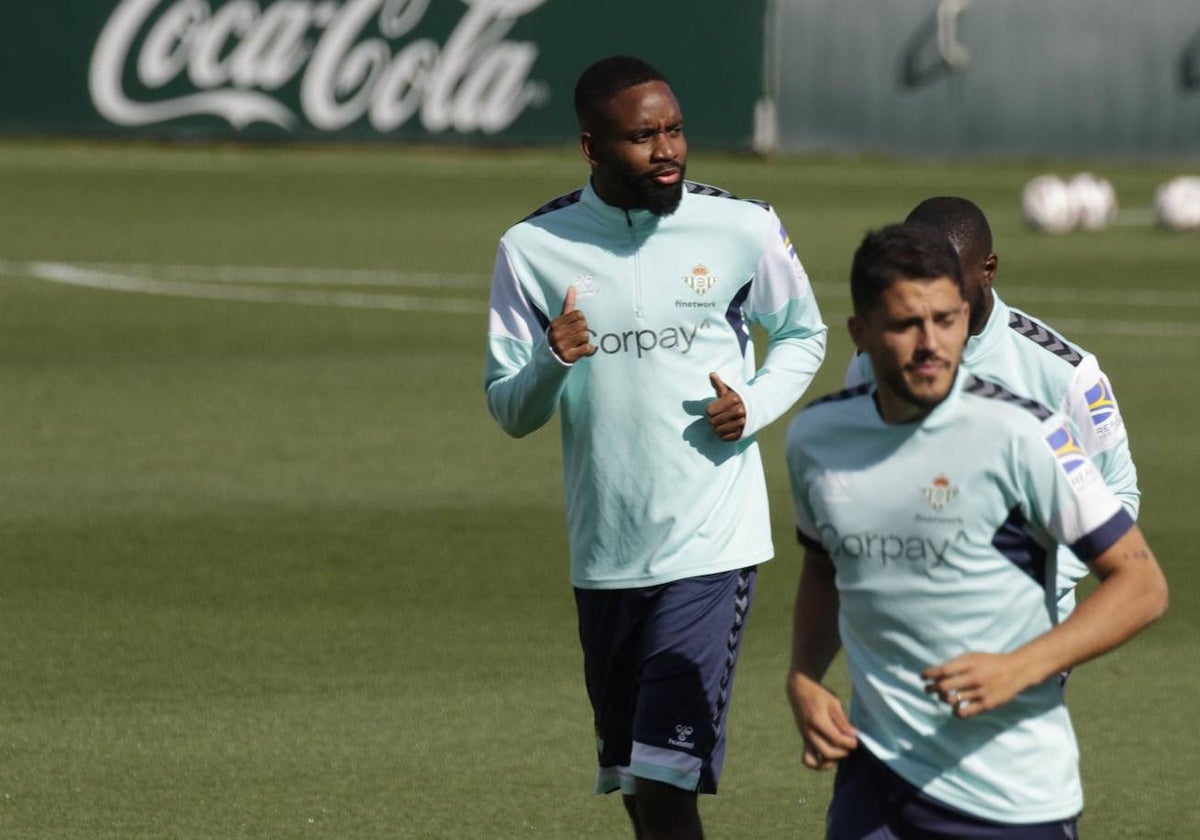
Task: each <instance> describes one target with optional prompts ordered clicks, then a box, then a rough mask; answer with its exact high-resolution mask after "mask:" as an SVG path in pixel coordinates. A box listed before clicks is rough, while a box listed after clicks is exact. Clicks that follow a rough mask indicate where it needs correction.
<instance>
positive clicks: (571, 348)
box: [548, 286, 596, 365]
mask: <svg viewBox="0 0 1200 840" xmlns="http://www.w3.org/2000/svg"><path fill="white" fill-rule="evenodd" d="M548 338H549V340H550V349H551V350H553V351H554V355H555V356H558V358H559V359H561V360H562V361H563V362H565V363H566V364H568V365H571V364H574V363H575V362H577V361H579V360H580V359H582V358H583V357H584V356H590V355H592V354H593V353H595V352H596V347H595V345H593V344H592V334H591V333H590V332H588V323H587V318H585V317H584V315H583V313H582V312H580V311H579V310H578V309H576V308H575V287H574V286H571V287H570V288H569V289H567V297H566V299H565V300H564V301H563V308H562V313H561V314H560V315H559V316H558V317H557V318H555V319H554V320H553V321H551V322H550V331H549V333H548Z"/></svg>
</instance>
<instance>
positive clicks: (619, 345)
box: [588, 322, 707, 359]
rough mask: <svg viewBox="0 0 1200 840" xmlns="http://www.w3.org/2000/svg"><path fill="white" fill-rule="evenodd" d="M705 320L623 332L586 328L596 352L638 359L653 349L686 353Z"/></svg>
mask: <svg viewBox="0 0 1200 840" xmlns="http://www.w3.org/2000/svg"><path fill="white" fill-rule="evenodd" d="M706 326H707V322H704V323H700V324H695V325H692V326H690V327H689V326H687V325H682V326H678V327H664V328H662V329H660V330H648V329H640V330H625V331H623V332H607V333H597V332H596V331H595V330H588V332H589V333H590V334H591V336H592V344H594V345H596V348H597V350H598V352H600V353H604V354H605V355H607V356H612V355H614V354H616V353H632V354H634V355H635V356H637V357H638V358H639V359H640V358H642V356H643V355H645V354H646V353H650V352H653V351H654V350H675V351H677V352H679V353H680V354H681V355H687V353H689V352H690V351H691V349H692V344H693V343H694V342H695V340H696V333H697V332H699V331H700V330H702V329H704V328H705V327H706Z"/></svg>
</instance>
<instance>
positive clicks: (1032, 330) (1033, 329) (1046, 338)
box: [1008, 312, 1083, 367]
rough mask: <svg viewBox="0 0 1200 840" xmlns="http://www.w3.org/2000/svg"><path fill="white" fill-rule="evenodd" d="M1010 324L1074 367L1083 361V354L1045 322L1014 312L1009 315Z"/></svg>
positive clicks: (1012, 327) (1011, 327)
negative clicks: (1041, 322)
mask: <svg viewBox="0 0 1200 840" xmlns="http://www.w3.org/2000/svg"><path fill="white" fill-rule="evenodd" d="M1008 326H1009V328H1010V329H1013V330H1016V331H1017V332H1018V333H1019V334H1021V335H1023V336H1025V337H1026V338H1028V339H1029V340H1030V341H1032V342H1033V343H1034V344H1036V345H1038V346H1039V347H1042V348H1044V349H1046V350H1049V351H1050V352H1051V353H1053V354H1054V355H1056V356H1058V357H1060V358H1062V359H1063V360H1064V361H1066V362H1067V363H1068V364H1070V365H1072V366H1074V367H1078V366H1079V363H1080V362H1082V361H1083V356H1081V355H1079V353H1078V352H1076V351H1075V349H1074V348H1073V347H1071V345H1069V344H1067V342H1066V340H1065V339H1064V338H1062V336H1059V335H1057V334H1055V333H1054V332H1053V331H1051V330H1050V328H1049V327H1047V326H1046V325H1045V324H1040V323H1038V322H1037V321H1035V320H1033V319H1032V318H1029V317H1027V316H1025V315H1019V314H1018V313H1016V312H1012V313H1010V314H1009V316H1008Z"/></svg>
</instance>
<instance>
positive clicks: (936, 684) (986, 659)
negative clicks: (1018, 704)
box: [921, 653, 1030, 718]
mask: <svg viewBox="0 0 1200 840" xmlns="http://www.w3.org/2000/svg"><path fill="white" fill-rule="evenodd" d="M921 679H923V680H925V683H926V685H925V692H926V693H927V694H936V695H937V697H938V699H939V700H941V701H942V702H943V703H947V704H949V705H950V707H951V709H952V711H953V713H954V715H955V716H956V717H960V718H968V717H972V716H973V715H977V714H979V713H980V712H986V711H989V710H990V709H995V708H996V707H998V706H1003V705H1004V704H1005V703H1007V702H1008V701H1009V700H1012V699H1013V698H1014V697H1016V696H1017V695H1018V694H1019V693H1020V692H1021V691H1023V690H1024V689H1025V688H1027V687H1028V686H1029V685H1030V682H1029V680H1028V679H1027V678H1026V674H1025V669H1024V668H1023V666H1022V663H1021V659H1020V657H1019V656H1017V655H1016V654H1012V653H964V654H962V655H961V656H956V657H954V658H953V659H951V660H950V661H949V662H945V663H943V664H941V665H936V666H934V667H932V668H926V669H925V670H924V671H922V672H921Z"/></svg>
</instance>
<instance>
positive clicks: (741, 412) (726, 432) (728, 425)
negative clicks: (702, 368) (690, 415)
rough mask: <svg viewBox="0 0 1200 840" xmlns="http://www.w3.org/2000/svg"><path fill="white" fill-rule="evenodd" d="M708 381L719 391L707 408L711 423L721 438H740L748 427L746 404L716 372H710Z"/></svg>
mask: <svg viewBox="0 0 1200 840" xmlns="http://www.w3.org/2000/svg"><path fill="white" fill-rule="evenodd" d="M708 381H709V383H710V384H711V385H712V386H713V390H714V391H716V392H717V398H716V399H715V400H713V401H712V402H710V403H709V404H708V408H707V409H706V410H707V412H708V423H709V425H710V426H712V427H713V431H714V432H716V433H717V437H719V438H720V439H721V440H724V441H735V440H740V439H741V437H742V431H743V430H744V429H745V428H746V404H745V403H743V402H742V398H741V397H740V396H738V392H737V391H734V390H732V389H731V388H730V387H729V386H728V385H726V384H725V383H724V382H722V381H721V377H719V376H717V374H716V373H710V374H709V375H708Z"/></svg>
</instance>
